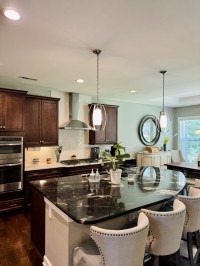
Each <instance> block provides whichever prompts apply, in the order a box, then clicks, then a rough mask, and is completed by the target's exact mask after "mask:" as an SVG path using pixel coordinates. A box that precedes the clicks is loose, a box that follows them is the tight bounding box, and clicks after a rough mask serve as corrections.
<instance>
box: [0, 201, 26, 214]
mask: <svg viewBox="0 0 200 266" xmlns="http://www.w3.org/2000/svg"><path fill="white" fill-rule="evenodd" d="M23 203H24V199H23V198H20V199H14V200H8V201H3V202H1V203H0V213H2V212H6V211H12V210H16V209H20V208H23Z"/></svg>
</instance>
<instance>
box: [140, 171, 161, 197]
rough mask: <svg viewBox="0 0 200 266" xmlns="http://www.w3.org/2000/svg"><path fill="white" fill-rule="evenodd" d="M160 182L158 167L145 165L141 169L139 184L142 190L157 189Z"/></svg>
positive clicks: (150, 190)
mask: <svg viewBox="0 0 200 266" xmlns="http://www.w3.org/2000/svg"><path fill="white" fill-rule="evenodd" d="M159 183H160V169H159V168H157V167H152V166H151V167H150V166H147V167H146V166H145V167H142V168H141V169H140V176H139V178H138V185H139V188H140V189H141V190H142V191H148V192H152V191H155V190H156V188H157V187H158V186H159Z"/></svg>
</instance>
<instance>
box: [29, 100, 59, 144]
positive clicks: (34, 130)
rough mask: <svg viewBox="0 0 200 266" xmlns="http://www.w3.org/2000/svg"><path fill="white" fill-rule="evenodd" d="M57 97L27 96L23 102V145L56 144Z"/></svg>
mask: <svg viewBox="0 0 200 266" xmlns="http://www.w3.org/2000/svg"><path fill="white" fill-rule="evenodd" d="M58 101H59V99H57V98H49V97H39V96H27V98H26V104H25V146H26V147H27V146H29V147H34V146H53V145H58Z"/></svg>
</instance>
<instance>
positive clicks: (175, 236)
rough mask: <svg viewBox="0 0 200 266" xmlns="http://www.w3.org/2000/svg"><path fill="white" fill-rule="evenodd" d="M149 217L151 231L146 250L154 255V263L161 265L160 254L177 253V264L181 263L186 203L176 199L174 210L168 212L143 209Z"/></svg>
mask: <svg viewBox="0 0 200 266" xmlns="http://www.w3.org/2000/svg"><path fill="white" fill-rule="evenodd" d="M142 212H144V213H145V214H146V215H147V217H148V218H149V225H150V232H149V238H148V241H147V246H146V252H147V253H149V254H151V255H152V259H153V265H154V266H158V265H159V257H160V256H168V255H171V254H174V253H176V264H177V266H181V264H180V243H181V236H182V231H183V225H184V220H185V212H186V208H185V205H184V204H183V203H182V202H181V201H179V200H177V199H175V200H174V202H173V210H172V211H168V212H160V211H151V210H147V209H142Z"/></svg>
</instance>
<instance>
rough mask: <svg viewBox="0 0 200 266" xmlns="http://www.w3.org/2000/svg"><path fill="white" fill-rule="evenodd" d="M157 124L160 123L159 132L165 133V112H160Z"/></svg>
mask: <svg viewBox="0 0 200 266" xmlns="http://www.w3.org/2000/svg"><path fill="white" fill-rule="evenodd" d="M159 122H160V129H161V131H162V132H166V131H167V113H166V112H164V111H161V112H160V118H159Z"/></svg>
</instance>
